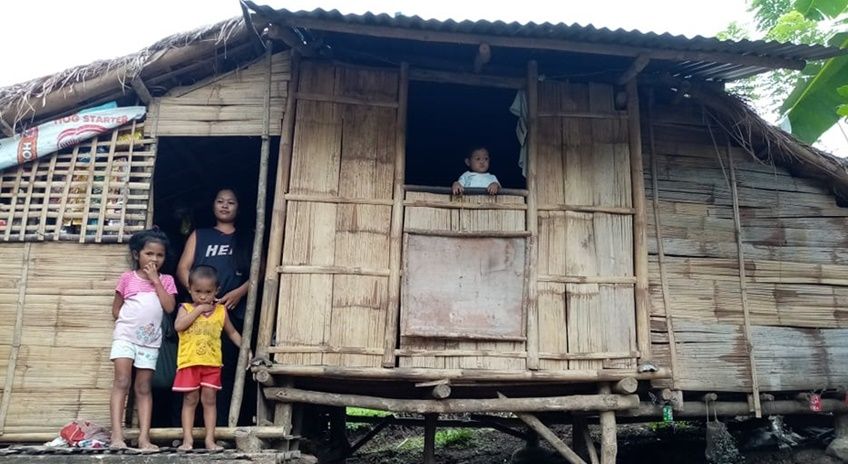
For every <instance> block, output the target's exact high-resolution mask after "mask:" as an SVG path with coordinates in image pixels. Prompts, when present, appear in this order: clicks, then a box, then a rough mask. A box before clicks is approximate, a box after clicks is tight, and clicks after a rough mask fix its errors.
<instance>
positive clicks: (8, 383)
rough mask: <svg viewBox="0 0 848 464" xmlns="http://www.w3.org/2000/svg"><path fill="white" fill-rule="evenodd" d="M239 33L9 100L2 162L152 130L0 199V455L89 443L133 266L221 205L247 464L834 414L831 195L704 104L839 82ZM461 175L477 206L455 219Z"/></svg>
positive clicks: (731, 61)
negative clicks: (325, 438)
mask: <svg viewBox="0 0 848 464" xmlns="http://www.w3.org/2000/svg"><path fill="white" fill-rule="evenodd" d="M245 5H246V7H249V9H246V10H245V15H244V19H243V18H237V19H234V20H231V21H227V22H224V23H221V24H218V25H216V26H214V27H211V28H207V29H204V30H201V31H196V32H192V33H188V34H183V35H178V36H174V37H170V38H167V39H165V40H163V41H162V42H160V43H157V44H155V45H153V46H151V47H150V48H148V49H146V50H144V51H142V52H140V53H138V54H135V55H132V56H129V57H126V58H122V59H119V60H115V61H111V62H98V63H94V64H91V65H88V66H82V67H79V68H75V69H72V70H68V71H65V72H63V73H60V74H58V75H55V76H49V77H45V78H42V79H36V80H34V81H32V82H27V83H23V84H19V85H15V86H12V87H8V88H5V89H0V112H2V118H0V122H2V127H3V130H4V132H5V133H6V135H7V136H12V135H13V134H14V133H16V132H19V131H21V130H22V129H25V128H27V127H30V126H32V125H34V124H37V123H40V122H43V121H48V120H51V119H55V118H57V117H61V116H64V115H67V114H71V113H74V112H76V111H78V110H79V109H81V108H86V107H89V106H92V105H96V104H99V103H102V102H104V101H111V100H116V101H118V102H119V104H120V105H132V104H139V105H143V106H145V107H146V109H147V116H146V119H145V120H143V121H139V122H133V123H131V124H128V125H126V126H123V127H121V128H119V129H117V130H114V131H112V132H111V133H106V134H101V135H99V136H97V137H95V138H93V139H91V140H88V141H83V142H80V143H78V144H76V145H74V146H71V147H66V148H63V149H61V150H59V151H58V152H56V153H53V154H50V155H48V156H45V157H42V158H39V159H38V160H35V161H32V162H29V163H27V164H24V165H22V166H20V167H17V168H12V169H8V170H6V171H4V172H3V173H2V184H0V185H1V186H2V190H0V220H2V226H0V227H2V229H0V234H2V235H0V236H2V239H3V242H4V243H3V244H2V245H0V256H2V259H0V272H2V279H3V282H4V285H3V286H2V288H3V290H0V312H2V314H3V317H2V318H0V351H2V352H1V353H0V365H2V367H3V369H2V370H0V372H2V373H3V375H2V380H3V383H2V386H3V393H2V403H0V430H2V435H0V440H2V441H6V442H9V441H21V440H33V439H36V440H40V439H42V438H43V437H45V436H47V437H49V436H50V434H45V432H53V431H54V430H55V429H56V428H57V427H59V426H61V425H62V424H63V423H64V422H65V421H67V420H68V419H72V418H75V417H85V418H90V419H94V420H97V421H100V422H103V423H106V422H107V411H108V390H109V388H110V384H111V378H112V377H111V366H110V363H109V361H108V359H107V358H108V347H109V345H110V333H111V332H110V327H111V320H110V319H109V317H108V309H107V308H108V307H109V302H110V301H111V298H112V291H113V285H114V282H115V279H116V278H117V276H118V274H119V273H120V272H121V271H122V270H124V269H125V268H126V266H127V261H126V256H127V251H126V246H125V245H124V244H122V243H123V242H125V241H126V240H127V238H128V237H129V236H130V235H131V234H132V233H133V232H134V231H137V230H140V229H141V228H144V227H146V226H149V225H151V224H154V223H155V224H158V225H160V227H162V228H163V229H165V230H166V231H167V232H169V233H170V234H171V235H172V237H175V240H174V241H175V242H176V243H177V244H178V245H179V243H180V240H179V237H181V236H184V234H185V233H186V231H187V230H188V229H190V226H192V225H196V224H198V223H200V222H201V219H200V218H199V217H194V218H193V216H192V212H193V211H194V212H197V215H199V214H200V212H202V211H205V210H206V209H208V200H209V196H208V195H209V194H210V193H211V192H214V190H215V189H216V188H217V187H218V186H220V185H222V184H228V185H232V184H234V183H235V184H236V185H240V186H241V187H242V188H245V189H247V190H248V191H250V195H249V196H248V197H249V198H250V200H249V201H244V203H247V204H249V203H250V202H251V201H253V200H255V201H256V204H257V208H256V213H257V214H256V217H255V223H254V224H255V227H256V229H257V234H256V236H257V240H256V246H255V248H254V254H253V256H254V266H253V269H252V270H251V282H252V285H251V294H250V298H249V307H250V308H251V309H249V310H248V315H247V318H246V320H247V322H248V323H247V324H246V327H247V329H246V332H253V333H252V334H248V335H252V337H253V338H254V340H255V350H256V351H255V353H256V355H257V357H256V359H255V360H254V362H253V363H252V365H253V367H252V375H253V377H255V379H256V380H257V381H258V383H259V386H260V388H259V389H258V393H259V394H258V399H259V405H260V406H259V408H258V410H257V413H256V417H255V425H256V428H255V429H254V430H256V431H257V432H256V433H257V435H258V436H263V437H276V438H291V439H292V441H293V442H296V440H295V437H296V436H301V435H309V433H310V430H313V429H314V428H313V427H309V425H310V422H315V421H318V419H315V418H316V417H324V419H323V420H325V421H328V422H329V423H330V424H331V428H332V429H333V430H335V431H338V430H340V429H339V427H343V425H344V421H345V419H346V416H345V414H344V409H343V407H345V406H359V407H367V408H377V409H383V410H389V411H396V412H407V413H418V414H422V415H423V416H424V420H423V421H422V424H423V425H424V429H425V462H432V459H433V458H432V449H433V433H434V430H435V428H436V427H438V425H439V415H440V414H447V413H476V414H478V415H477V416H474V417H475V423H476V424H478V425H479V424H490V423H491V422H490V421H491V420H492V419H491V417H489V416H486V415H485V414H486V413H490V412H514V413H516V414H517V416H518V417H519V418H520V419H521V421H523V422H524V423H526V425H527V426H528V427H530V428H531V429H533V430H534V431H536V432H538V433H540V434H541V435H542V436H543V437H545V438H546V439H548V440H550V441H552V442H553V443H554V445H555V447H556V448H557V449H558V450H560V452H561V453H562V454H563V455H565V456H567V457H568V459H569V460H570V461H571V462H582V461H581V460H580V458H578V457H576V456H575V455H574V454H573V453H572V452H571V450H570V448H569V447H568V445H566V444H565V443H563V442H562V441H561V440H559V439H558V438H557V437H556V436H555V435H554V434H553V433H551V432H550V430H549V429H548V428H547V426H545V425H544V424H543V423H542V422H540V421H539V420H538V419H537V418H536V416H535V414H537V413H541V412H545V413H548V414H547V415H546V416H545V417H546V420H549V421H563V422H567V423H573V424H575V425H576V426H577V427H576V428H575V430H576V431H577V432H581V431H584V429H583V427H585V426H583V425H581V424H585V423H586V421H587V420H588V421H590V422H592V421H596V420H597V421H599V423H600V424H601V428H602V433H603V440H602V444H603V446H602V447H601V461H602V462H614V460H615V454H616V447H615V442H616V441H615V430H616V426H615V424H616V420H617V419H618V420H623V419H626V420H630V421H632V420H652V418H655V417H662V415H663V413H664V412H665V413H666V414H668V413H669V412H670V411H671V412H673V414H675V415H676V416H679V417H703V416H704V413H705V410H706V408H707V406H709V407H710V409H713V408H715V410H717V411H718V414H720V415H751V416H762V415H771V414H805V413H809V414H820V413H836V414H844V413H845V412H846V410H848V407H847V406H846V405H845V403H844V401H843V400H844V397H845V387H844V386H845V385H848V367H846V366H848V364H846V363H845V362H843V361H842V360H841V358H842V357H844V356H845V353H846V352H848V310H846V309H845V308H846V306H848V305H846V303H848V235H846V230H848V228H846V225H848V208H845V207H844V206H845V204H846V201H848V168H846V164H845V163H844V162H843V161H842V160H840V159H838V158H835V157H833V156H831V155H828V154H826V153H823V152H821V151H819V150H816V149H815V148H812V147H810V146H807V145H805V144H803V143H801V142H798V141H797V140H794V139H793V138H792V137H791V136H789V135H786V134H785V133H783V132H781V131H779V130H777V129H775V128H773V127H771V126H769V125H768V124H766V123H765V122H764V121H762V120H761V119H760V118H759V117H758V116H756V115H755V114H754V113H753V112H752V111H751V110H750V109H749V108H748V107H747V106H746V105H745V104H744V103H743V102H741V101H740V100H739V99H737V98H735V97H733V96H731V95H729V94H728V93H727V92H726V91H725V89H724V85H725V83H727V82H730V81H734V80H737V79H741V78H745V77H748V76H753V75H756V74H758V73H761V72H765V71H768V70H771V69H778V68H789V69H801V68H802V67H803V66H804V65H805V63H806V62H807V61H811V60H818V59H823V58H827V57H831V56H835V55H837V54H839V53H841V52H840V51H838V50H834V49H829V48H824V47H818V46H798V45H789V44H776V43H770V42H760V41H742V42H723V41H718V40H715V39H707V38H702V37H696V38H692V39H689V38H685V37H681V36H671V35H668V34H665V35H656V34H653V33H641V32H636V31H622V30H616V31H612V30H608V29H596V28H593V27H591V26H590V27H581V26H576V25H571V26H569V25H564V24H555V25H554V24H524V25H521V24H515V23H512V24H505V23H500V22H497V23H490V22H486V21H479V22H468V21H466V22H459V23H457V22H454V21H444V22H442V21H425V20H422V19H420V18H417V17H405V16H401V15H395V16H387V15H372V14H365V15H342V14H340V13H338V12H335V11H333V12H326V11H322V10H315V11H312V12H291V11H286V10H273V9H271V8H269V7H263V6H259V5H255V4H253V3H251V2H249V1H248V2H245ZM245 20H246V21H247V22H246V23H245ZM474 146H485V147H487V148H488V149H489V151H490V152H491V154H492V159H493V161H492V170H493V172H494V173H495V174H497V175H498V177H499V179H500V180H501V184H502V187H503V189H502V191H501V192H500V193H499V194H498V195H494V196H490V195H485V194H479V193H480V192H474V191H468V192H466V193H465V194H464V195H461V196H457V195H452V194H451V192H450V189H449V186H450V185H451V183H452V182H453V181H454V180H455V179H456V178H457V177H458V175H459V174H460V173H461V172H462V171H463V170H464V169H465V168H464V166H463V165H462V158H463V155H464V154H465V153H466V151H467V149H468V148H470V147H474ZM247 209H250V208H247ZM178 251H179V250H178ZM260 268H262V269H261V274H260ZM251 320H255V321H256V322H255V324H251V323H250V321H251ZM254 325H255V327H254ZM251 329H255V330H251ZM242 354H243V356H242V359H241V361H242V362H243V363H246V361H247V352H246V351H245V352H243V353H242ZM241 381H243V380H241ZM241 381H237V387H239V388H238V389H237V392H236V396H237V397H238V398H236V399H235V400H234V404H235V405H236V406H235V407H234V408H233V412H232V413H231V418H230V419H231V421H230V424H231V425H236V417H237V416H238V405H239V404H242V403H247V402H252V401H254V398H244V399H243V401H242V398H241V396H240V391H241V387H240V382H241ZM651 398H653V400H652V399H651ZM705 401H707V402H709V403H710V404H709V405H707V404H705ZM713 403H714V404H713ZM316 405H318V406H321V407H323V408H319V409H318V410H319V411H323V413H322V414H324V415H315V414H304V412H303V411H304V410H307V409H308V408H310V407H315V406H316ZM327 411H329V412H327ZM304 416H306V420H304ZM347 419H351V418H347ZM386 421H387V422H386V423H389V422H390V421H391V419H386ZM413 422H414V421H413ZM498 424H500V422H498ZM311 425H313V426H314V425H315V424H314V423H313V424H311ZM384 426H385V424H380V425H378V426H377V427H379V428H382V427H384ZM513 426H515V424H513ZM499 427H500V428H501V429H503V426H502V425H501V426H499ZM173 433H176V432H175V431H173V430H170V429H161V430H157V431H155V433H154V437H168V436H171V435H169V434H173ZM232 433H233V429H228V428H224V429H220V434H221V436H222V437H227V436H231V435H232ZM228 434H229V435H228ZM577 435H578V436H579V433H578V434H577ZM334 436H335V437H336V438H337V439H339V440H342V441H343V440H344V438H343V434H339V433H335V434H334ZM339 437H341V438H339ZM578 445H579V443H578ZM591 447H592V451H593V453H591V454H594V445H591ZM339 448H340V449H342V450H343V451H342V452H341V453H342V455H344V453H348V452H350V450H351V448H350V447H346V446H342V447H339ZM356 448H357V447H354V448H353V449H356ZM337 457H338V456H337Z"/></svg>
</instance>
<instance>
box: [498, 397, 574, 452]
mask: <svg viewBox="0 0 848 464" xmlns="http://www.w3.org/2000/svg"><path fill="white" fill-rule="evenodd" d="M498 397H500V398H501V399H507V398H506V396H504V395H503V394H501V393H498ZM513 414H515V415H516V416H518V418H519V419H521V420H522V421H523V422H524V423H525V424H527V426H528V427H530V428H531V429H533V430H534V431H535V432H536V433H538V434H539V435H541V436H542V438H544V439H545V440H547V441H548V443H550V444H551V446H553V447H554V449H555V450H556V451H557V452H558V453H559V454H560V455H561V456H562V457H564V458H565V459H567V460H568V462H570V463H571V464H586V461H584V460H583V459H582V458H580V456H578V455H577V453H575V452H574V450H572V449H571V448H569V447H568V445H566V444H565V442H564V441H562V440H560V438H559V437H557V436H556V434H555V433H554V432H553V431H552V430H551V429H550V428H548V426H546V425H545V424H544V423H542V421H540V420H539V419H538V418H537V417H536V416H534V415H532V414H528V413H525V412H513Z"/></svg>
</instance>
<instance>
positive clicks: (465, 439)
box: [436, 429, 474, 448]
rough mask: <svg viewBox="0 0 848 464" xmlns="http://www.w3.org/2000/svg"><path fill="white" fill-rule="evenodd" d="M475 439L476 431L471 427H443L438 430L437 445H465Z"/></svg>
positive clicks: (457, 446)
mask: <svg viewBox="0 0 848 464" xmlns="http://www.w3.org/2000/svg"><path fill="white" fill-rule="evenodd" d="M472 441H474V431H473V430H471V429H443V430H439V431H437V432H436V446H439V447H451V446H452V447H456V448H459V447H463V446H466V445H469V444H470V443H471V442H472Z"/></svg>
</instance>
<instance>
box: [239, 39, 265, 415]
mask: <svg viewBox="0 0 848 464" xmlns="http://www.w3.org/2000/svg"><path fill="white" fill-rule="evenodd" d="M272 53H273V52H272V46H271V41H270V40H268V41H265V64H266V65H267V67H268V71H267V72H266V73H265V111H264V113H263V118H262V119H263V120H262V146H261V148H260V151H259V179H258V180H257V189H256V226H255V232H254V235H253V252H252V255H251V257H250V278H249V282H250V284H249V286H248V290H247V305H246V307H245V310H244V327H243V328H242V334H241V335H242V343H241V346H240V347H239V356H238V363H237V364H236V378H235V381H234V382H233V397H232V401H231V402H230V417H229V419H228V425H229V426H230V427H235V426H236V423H237V422H238V417H239V412H240V411H241V402H242V398H243V397H244V380H245V379H244V378H245V374H246V373H247V363H248V362H249V361H250V360H249V359H248V358H249V357H250V342H251V340H252V339H253V318H254V313H255V312H256V300H257V297H258V294H259V267H260V262H261V260H262V242H263V239H264V237H265V198H266V197H267V191H268V155H269V152H270V150H271V137H270V127H271V74H272V70H271V59H272Z"/></svg>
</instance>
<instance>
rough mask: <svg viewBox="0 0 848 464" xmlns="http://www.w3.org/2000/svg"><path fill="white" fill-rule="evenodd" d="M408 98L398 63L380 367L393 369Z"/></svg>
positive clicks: (406, 83)
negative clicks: (386, 295)
mask: <svg viewBox="0 0 848 464" xmlns="http://www.w3.org/2000/svg"><path fill="white" fill-rule="evenodd" d="M408 95H409V64H407V63H401V66H400V77H399V79H398V108H397V124H396V127H395V131H396V133H397V137H396V139H395V172H394V196H393V199H394V205H393V206H392V219H391V226H390V227H391V228H390V236H389V240H390V244H389V304H388V311H387V314H386V327H385V339H384V343H383V349H384V353H383V367H395V361H396V357H395V348H396V346H395V345H396V344H397V334H398V320H399V319H400V266H401V252H402V248H403V246H402V245H403V243H402V241H403V200H404V189H403V185H404V178H405V176H406V108H407V97H408Z"/></svg>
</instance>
